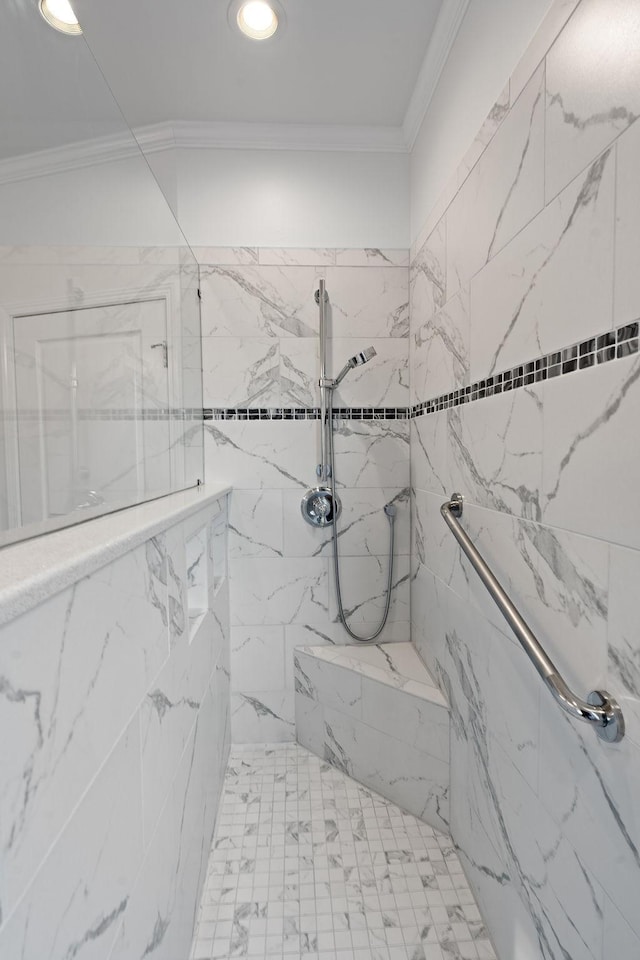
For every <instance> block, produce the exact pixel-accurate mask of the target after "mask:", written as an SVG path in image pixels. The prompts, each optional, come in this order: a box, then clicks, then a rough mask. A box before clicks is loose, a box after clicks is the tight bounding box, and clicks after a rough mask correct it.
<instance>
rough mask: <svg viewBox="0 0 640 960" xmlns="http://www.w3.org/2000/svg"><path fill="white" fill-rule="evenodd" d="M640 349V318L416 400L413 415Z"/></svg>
mask: <svg viewBox="0 0 640 960" xmlns="http://www.w3.org/2000/svg"><path fill="white" fill-rule="evenodd" d="M637 352H638V321H637V320H636V321H635V322H634V323H628V324H625V325H624V326H623V327H618V328H617V330H609V331H608V332H607V333H603V334H600V335H599V336H597V337H590V338H589V339H588V340H582V341H581V342H579V343H574V344H572V345H571V346H570V347H565V348H564V349H563V350H557V351H554V352H553V353H547V354H546V355H545V356H543V357H538V358H537V359H536V360H529V361H528V362H527V363H521V364H518V366H516V367H512V368H511V369H510V370H504V371H503V372H502V373H496V374H494V375H493V376H491V377H486V378H485V379H484V380H476V382H475V383H471V384H469V386H467V387H460V388H459V389H458V390H452V391H451V392H450V393H443V394H441V395H440V396H439V397H434V398H433V399H432V400H425V401H424V402H423V403H416V404H415V405H414V406H413V407H412V408H411V419H414V418H415V417H422V416H425V415H426V414H429V413H437V412H438V411H439V410H448V409H449V408H450V407H459V406H460V405H461V404H463V403H472V402H473V401H474V400H482V399H483V398H484V397H492V396H494V395H495V394H498V393H507V392H508V391H509V390H518V389H519V388H520V387H527V386H529V385H530V384H532V383H540V381H542V380H551V379H552V378H553V377H561V376H564V375H565V374H567V373H573V372H574V371H576V370H586V369H588V368H589V367H594V366H596V364H599V363H608V362H609V361H610V360H619V359H621V358H622V357H628V356H630V355H631V354H633V353H637Z"/></svg>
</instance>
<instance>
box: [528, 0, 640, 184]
mask: <svg viewBox="0 0 640 960" xmlns="http://www.w3.org/2000/svg"><path fill="white" fill-rule="evenodd" d="M639 43H640V11H638V9H637V7H636V4H635V3H630V2H628V0H607V2H603V0H583V2H582V3H581V4H580V5H579V6H578V8H577V9H576V11H575V13H574V14H573V16H572V17H571V19H570V20H569V22H568V23H567V25H566V26H565V28H564V30H563V31H562V33H561V34H560V36H559V37H558V39H557V40H556V41H555V43H554V44H553V46H552V48H551V50H550V51H549V53H548V55H547V90H546V99H547V105H546V162H545V184H546V187H545V192H546V199H547V201H548V200H550V199H551V198H552V197H555V195H556V194H557V193H558V192H559V191H560V190H562V188H563V187H564V186H565V185H566V184H567V183H568V182H569V180H571V179H572V178H573V177H575V176H576V174H578V173H579V172H580V170H583V169H584V168H585V167H586V166H587V165H588V164H589V163H591V162H592V161H593V159H594V157H596V156H597V155H598V154H599V153H600V152H601V151H602V150H604V149H605V148H606V147H607V146H608V145H609V144H610V143H611V142H612V141H613V140H614V139H615V138H616V137H617V136H618V135H619V134H620V133H622V132H623V131H624V130H626V129H627V127H629V126H630V125H631V124H632V123H633V122H634V121H635V119H636V117H637V116H638V115H639V114H640V65H639V64H638V57H637V50H638V44H639Z"/></svg>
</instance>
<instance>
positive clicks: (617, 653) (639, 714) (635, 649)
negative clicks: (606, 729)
mask: <svg viewBox="0 0 640 960" xmlns="http://www.w3.org/2000/svg"><path fill="white" fill-rule="evenodd" d="M638 583H640V553H638V552H637V551H635V550H625V549H623V548H622V547H614V546H612V547H611V548H610V568H609V621H608V657H609V665H608V677H607V683H606V688H607V690H609V691H610V692H611V694H612V695H613V696H614V697H616V698H617V700H618V702H619V703H620V705H621V707H622V710H623V713H624V718H625V728H626V730H625V736H626V737H629V738H630V739H631V740H634V741H635V743H636V744H638V745H639V746H640V635H639V633H638V616H637V599H638V598H637V589H638Z"/></svg>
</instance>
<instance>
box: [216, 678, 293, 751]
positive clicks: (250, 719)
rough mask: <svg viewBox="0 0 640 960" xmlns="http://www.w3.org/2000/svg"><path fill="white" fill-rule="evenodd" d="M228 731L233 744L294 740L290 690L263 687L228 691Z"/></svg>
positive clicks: (291, 693) (291, 694)
mask: <svg viewBox="0 0 640 960" xmlns="http://www.w3.org/2000/svg"><path fill="white" fill-rule="evenodd" d="M231 730H232V736H233V742H234V743H262V742H266V743H281V742H283V741H287V740H295V711H294V696H293V692H291V691H289V690H276V691H274V690H267V691H257V692H254V693H234V694H232V696H231Z"/></svg>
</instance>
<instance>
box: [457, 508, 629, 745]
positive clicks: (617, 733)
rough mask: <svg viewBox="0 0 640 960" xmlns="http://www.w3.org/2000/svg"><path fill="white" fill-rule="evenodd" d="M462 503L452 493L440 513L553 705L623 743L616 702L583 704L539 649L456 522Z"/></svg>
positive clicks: (597, 695) (598, 695)
mask: <svg viewBox="0 0 640 960" xmlns="http://www.w3.org/2000/svg"><path fill="white" fill-rule="evenodd" d="M462 504H463V497H462V495H461V494H459V493H454V494H452V495H451V499H450V500H446V501H445V502H444V503H443V504H442V506H441V507H440V513H441V514H442V516H443V518H444V521H445V523H446V524H447V526H448V527H449V529H450V530H451V533H452V534H453V535H454V537H455V538H456V540H457V541H458V543H459V544H460V546H461V548H462V551H463V553H465V554H466V556H467V557H468V559H469V561H470V563H471V566H472V567H473V568H474V570H475V571H476V573H477V574H478V576H479V577H480V579H481V580H482V582H483V584H484V585H485V587H486V588H487V590H488V591H489V594H490V595H491V599H492V600H493V601H494V602H495V604H496V605H497V607H498V609H499V610H500V613H501V614H502V616H503V617H504V618H505V620H506V621H507V623H508V624H509V626H510V627H511V629H512V630H513V632H514V633H515V635H516V637H517V639H518V641H519V642H520V645H521V646H522V648H523V649H524V651H525V653H526V654H527V656H528V657H529V659H530V660H531V662H532V663H533V665H534V667H535V668H536V670H537V671H538V673H539V674H540V676H541V677H542V679H543V680H544V682H545V683H546V685H547V687H548V688H549V690H550V691H551V693H552V695H553V697H554V698H555V700H556V702H557V703H558V704H559V705H560V706H561V707H562V709H563V710H565V711H566V712H567V713H568V714H569V715H570V716H571V717H573V718H574V719H576V720H584V721H586V722H587V723H591V724H592V725H593V727H594V729H595V731H596V733H597V734H598V736H599V737H600V738H601V739H602V740H605V741H607V742H608V743H617V742H618V741H619V740H622V738H623V737H624V718H623V716H622V710H621V709H620V706H619V705H618V703H617V702H616V701H615V700H614V698H613V697H612V696H610V695H609V694H608V693H606V691H604V690H593V691H592V692H591V693H590V694H589V695H588V697H587V699H586V701H585V700H582V699H581V698H580V697H578V696H576V694H575V693H573V692H572V691H571V690H570V689H569V687H568V686H567V684H566V682H565V681H564V679H563V678H562V676H561V675H560V674H559V673H558V668H557V667H556V665H555V664H554V663H553V661H552V660H551V659H550V658H549V657H548V656H547V654H546V653H545V651H544V650H543V649H542V647H541V646H540V644H539V642H538V640H537V639H536V637H535V635H534V634H533V632H532V631H531V629H530V628H529V626H528V625H527V623H525V621H524V619H523V618H522V616H521V615H520V613H519V611H518V610H517V609H516V607H515V606H514V605H513V603H512V602H511V600H510V599H509V597H508V596H507V594H506V593H505V591H504V590H503V588H502V586H501V584H500V583H499V582H498V580H497V579H496V577H495V576H494V574H493V572H492V571H491V570H490V568H489V567H488V566H487V563H486V562H485V560H484V559H483V557H482V556H481V555H480V554H479V553H478V551H477V550H476V548H475V546H474V544H473V542H472V541H471V539H470V538H469V536H468V535H467V534H466V533H465V530H464V528H463V527H462V526H461V524H460V522H459V517H461V516H462Z"/></svg>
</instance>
